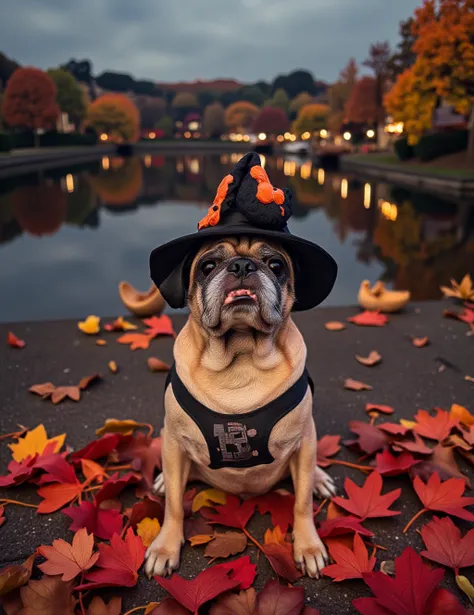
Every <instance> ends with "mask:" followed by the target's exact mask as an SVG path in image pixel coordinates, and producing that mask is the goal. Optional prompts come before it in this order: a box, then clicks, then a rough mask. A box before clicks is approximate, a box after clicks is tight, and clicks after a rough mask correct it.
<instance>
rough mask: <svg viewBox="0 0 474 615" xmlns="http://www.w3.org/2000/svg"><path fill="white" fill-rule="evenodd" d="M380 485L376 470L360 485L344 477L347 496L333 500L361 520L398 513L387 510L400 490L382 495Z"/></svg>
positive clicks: (380, 478)
mask: <svg viewBox="0 0 474 615" xmlns="http://www.w3.org/2000/svg"><path fill="white" fill-rule="evenodd" d="M382 486H383V481H382V477H381V476H380V474H379V473H378V472H372V474H370V475H369V476H368V477H367V479H366V480H365V483H364V485H363V486H362V487H358V486H357V485H356V484H355V483H354V482H353V481H352V480H351V479H350V478H346V479H345V481H344V489H345V491H346V493H347V495H348V496H349V497H348V499H347V500H346V499H344V498H341V497H334V498H333V502H334V503H335V504H336V505H337V506H340V507H341V508H343V509H344V510H347V512H349V513H351V514H352V515H355V516H356V517H359V518H360V519H361V520H362V521H363V520H364V519H369V518H374V517H392V516H394V515H399V514H400V511H396V510H389V507H390V506H391V505H392V504H393V502H395V500H397V499H398V498H399V497H400V494H401V492H402V490H401V489H395V490H394V491H390V492H389V493H386V494H385V495H382ZM473 499H474V498H473Z"/></svg>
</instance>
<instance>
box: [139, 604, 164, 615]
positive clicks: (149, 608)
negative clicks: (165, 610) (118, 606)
mask: <svg viewBox="0 0 474 615" xmlns="http://www.w3.org/2000/svg"><path fill="white" fill-rule="evenodd" d="M157 606H160V603H159V602H150V603H149V604H148V605H147V607H146V609H145V612H144V613H143V615H151V613H152V612H153V611H154V610H155V609H156V607H157Z"/></svg>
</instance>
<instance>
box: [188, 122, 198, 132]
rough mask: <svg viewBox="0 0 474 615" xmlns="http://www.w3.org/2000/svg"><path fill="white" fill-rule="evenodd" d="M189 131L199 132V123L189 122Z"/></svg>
mask: <svg viewBox="0 0 474 615" xmlns="http://www.w3.org/2000/svg"><path fill="white" fill-rule="evenodd" d="M188 128H189V130H199V122H189V124H188Z"/></svg>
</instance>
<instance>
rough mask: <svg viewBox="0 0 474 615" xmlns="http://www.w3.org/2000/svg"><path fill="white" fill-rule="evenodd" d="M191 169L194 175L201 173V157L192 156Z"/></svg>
mask: <svg viewBox="0 0 474 615" xmlns="http://www.w3.org/2000/svg"><path fill="white" fill-rule="evenodd" d="M189 170H190V171H191V173H193V174H194V175H198V174H199V159H198V158H191V160H190V161H189Z"/></svg>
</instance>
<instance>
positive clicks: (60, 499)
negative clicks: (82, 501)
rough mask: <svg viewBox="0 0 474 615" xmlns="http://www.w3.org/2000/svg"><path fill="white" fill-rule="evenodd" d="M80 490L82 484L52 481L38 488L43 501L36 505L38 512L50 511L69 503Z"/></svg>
mask: <svg viewBox="0 0 474 615" xmlns="http://www.w3.org/2000/svg"><path fill="white" fill-rule="evenodd" d="M81 492H82V485H81V484H80V483H79V482H77V483H54V484H52V485H45V486H44V487H41V488H40V489H38V495H40V496H41V497H42V498H44V499H43V501H42V502H41V503H40V505H39V506H38V513H39V514H44V513H52V512H54V511H56V510H59V509H60V508H62V507H63V506H66V504H69V502H71V501H72V500H74V499H75V498H76V497H77V496H78V495H79V494H80V493H81Z"/></svg>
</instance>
